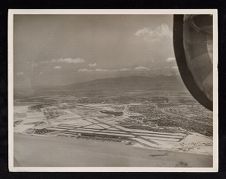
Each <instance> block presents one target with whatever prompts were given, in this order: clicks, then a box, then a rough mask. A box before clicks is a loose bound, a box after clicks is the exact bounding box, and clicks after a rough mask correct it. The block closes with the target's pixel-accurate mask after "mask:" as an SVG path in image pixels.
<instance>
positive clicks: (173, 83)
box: [14, 75, 213, 167]
mask: <svg viewBox="0 0 226 179" xmlns="http://www.w3.org/2000/svg"><path fill="white" fill-rule="evenodd" d="M28 94H29V95H28ZM212 115H213V114H212V112H211V111H208V110H207V109H205V108H204V107H203V106H201V105H200V104H199V103H198V102H197V101H196V100H195V99H194V98H193V97H192V96H191V95H190V93H189V92H188V91H187V90H186V88H185V87H184V86H183V83H182V82H181V80H180V79H179V77H175V76H163V75H161V76H154V77H144V76H129V77H118V78H106V79H97V80H93V81H87V82H83V83H76V84H71V85H66V86H56V87H49V88H39V89H37V90H36V91H34V92H33V93H32V94H31V93H27V92H26V91H23V90H21V91H18V90H16V91H15V97H14V140H15V146H14V151H15V164H16V165H18V166H21V165H22V166H24V165H28V166H32V165H33V166H38V165H41V166H43V163H41V162H42V161H45V160H46V163H47V164H46V166H49V165H50V164H49V163H48V162H49V161H51V160H54V161H55V160H56V158H59V160H61V162H62V160H64V159H66V161H65V163H67V164H68V165H69V166H75V163H76V162H77V166H108V165H109V166H112V165H113V166H114V165H116V166H120V165H122V166H158V165H159V166H176V167H193V166H205V167H210V166H211V165H212V152H213V151H212V150H213V148H212V147H213V140H212V135H213V116H212ZM17 141H19V142H18V143H17ZM34 141H36V142H34ZM65 141H67V142H65ZM57 143H58V144H60V147H59V145H57ZM68 145H70V146H68ZM57 146H58V147H57ZM64 146H65V148H64V149H63V147H64ZM82 146H84V147H82ZM40 147H41V148H42V150H49V152H47V153H48V155H47V158H48V159H47V158H46V157H40V158H39V157H37V161H39V162H37V163H35V161H26V157H27V158H29V154H30V155H32V152H33V153H35V151H36V152H40V150H39V149H40ZM29 149H30V150H29ZM70 149H71V150H70ZM55 150H57V151H58V154H59V156H60V155H61V157H59V156H55V157H53V155H54V154H53V153H54V151H55ZM77 150H79V151H77ZM22 151H23V152H24V151H26V152H25V153H26V154H23V153H22ZM70 152H71V153H70ZM76 152H77V153H76ZM90 152H91V153H90ZM51 153H52V154H51ZM109 153H110V154H111V156H109ZM69 154H71V155H69ZM24 155H25V156H24ZM64 155H65V157H64ZM85 156H86V157H85ZM107 156H108V157H107ZM120 156H121V157H120ZM147 156H148V157H147ZM73 157H74V158H73ZM79 157H80V158H79ZM93 157H94V158H95V160H94V159H93ZM62 158H64V159H62ZM70 158H71V160H72V159H74V161H75V163H73V162H70ZM78 158H79V159H78ZM125 158H126V159H125ZM98 159H99V162H98ZM106 159H107V160H108V161H106ZM122 159H123V160H122ZM41 160H42V161H41ZM47 160H48V161H47ZM92 161H95V163H93V162H92ZM114 161H116V162H115V163H114ZM125 161H127V162H125ZM149 161H150V162H149ZM124 162H125V163H124ZM56 163H57V162H56V161H55V162H54V164H55V165H56V166H57V164H56Z"/></svg>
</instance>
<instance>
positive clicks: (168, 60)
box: [166, 57, 176, 62]
mask: <svg viewBox="0 0 226 179" xmlns="http://www.w3.org/2000/svg"><path fill="white" fill-rule="evenodd" d="M175 60H176V59H175V57H169V58H167V59H166V61H167V62H173V61H175Z"/></svg>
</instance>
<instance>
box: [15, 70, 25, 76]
mask: <svg viewBox="0 0 226 179" xmlns="http://www.w3.org/2000/svg"><path fill="white" fill-rule="evenodd" d="M16 75H17V76H23V75H24V72H22V71H21V72H17V73H16Z"/></svg>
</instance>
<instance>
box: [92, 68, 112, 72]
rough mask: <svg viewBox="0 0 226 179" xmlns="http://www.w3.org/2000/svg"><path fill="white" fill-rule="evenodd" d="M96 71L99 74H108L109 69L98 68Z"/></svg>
mask: <svg viewBox="0 0 226 179" xmlns="http://www.w3.org/2000/svg"><path fill="white" fill-rule="evenodd" d="M95 71H97V72H106V71H109V69H103V68H97V69H96V70H95Z"/></svg>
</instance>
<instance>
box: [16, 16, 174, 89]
mask: <svg viewBox="0 0 226 179" xmlns="http://www.w3.org/2000/svg"><path fill="white" fill-rule="evenodd" d="M172 21H173V20H172V16H171V15H15V17H14V78H15V79H14V82H15V87H16V88H17V87H18V88H27V87H29V86H49V85H63V84H70V83H76V82H81V81H87V80H92V79H96V78H107V77H116V76H123V75H153V74H166V75H172V74H175V73H177V67H176V63H175V58H174V52H173V41H172Z"/></svg>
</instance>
